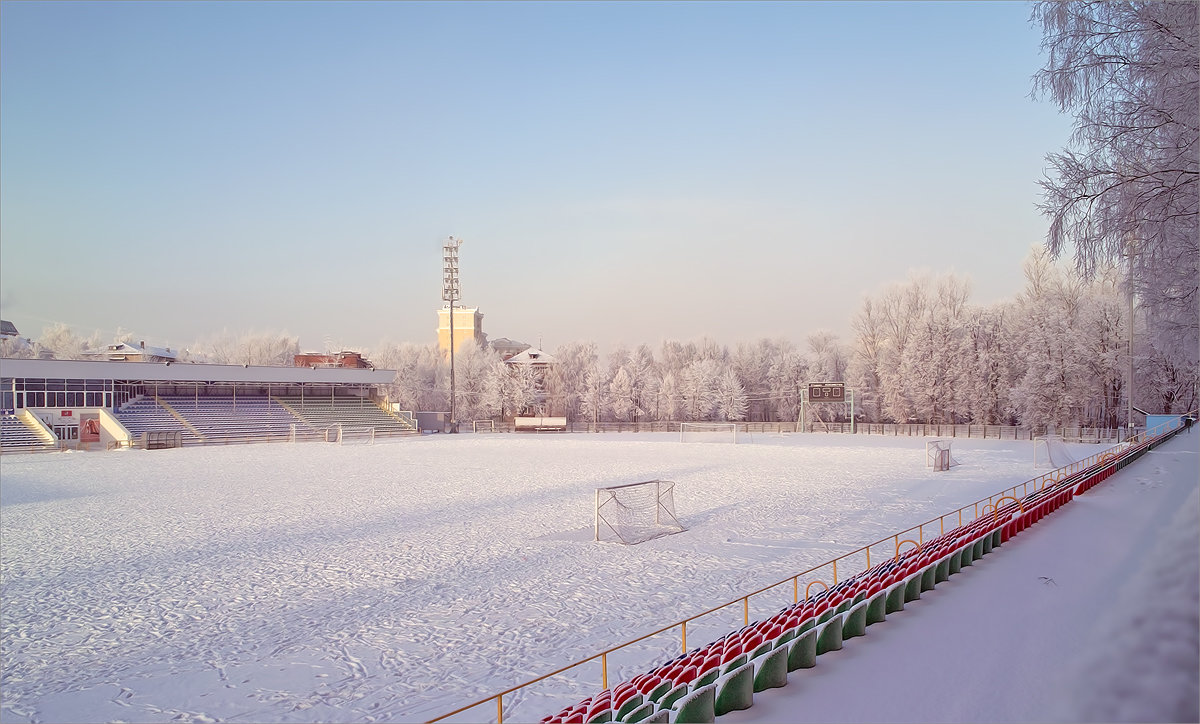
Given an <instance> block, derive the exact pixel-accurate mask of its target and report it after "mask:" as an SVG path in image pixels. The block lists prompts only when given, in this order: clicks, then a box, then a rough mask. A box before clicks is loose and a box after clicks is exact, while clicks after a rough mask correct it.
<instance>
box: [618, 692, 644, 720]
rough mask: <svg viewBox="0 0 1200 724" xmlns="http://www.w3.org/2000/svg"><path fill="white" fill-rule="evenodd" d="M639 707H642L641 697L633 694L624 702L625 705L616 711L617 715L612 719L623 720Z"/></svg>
mask: <svg viewBox="0 0 1200 724" xmlns="http://www.w3.org/2000/svg"><path fill="white" fill-rule="evenodd" d="M641 705H642V695H641V694H634V695H633V696H631V697H629V699H628V700H626V701H625V703H624V704H622V705H621V706H620V708H618V709H617V713H616V715H615V716H613V718H614V719H624V718H625V717H626V716H628V715H629V712H631V711H633V710H634V709H637V708H638V707H639V706H641Z"/></svg>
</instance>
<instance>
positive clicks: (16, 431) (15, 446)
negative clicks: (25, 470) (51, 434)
mask: <svg viewBox="0 0 1200 724" xmlns="http://www.w3.org/2000/svg"><path fill="white" fill-rule="evenodd" d="M52 448H54V443H53V442H49V441H47V440H44V439H42V436H41V435H38V434H37V433H36V432H34V431H33V430H32V429H30V428H29V426H27V425H26V424H25V423H24V422H21V419H20V418H19V417H17V416H16V415H0V449H3V450H5V451H8V452H18V451H22V450H24V451H38V450H43V449H52Z"/></svg>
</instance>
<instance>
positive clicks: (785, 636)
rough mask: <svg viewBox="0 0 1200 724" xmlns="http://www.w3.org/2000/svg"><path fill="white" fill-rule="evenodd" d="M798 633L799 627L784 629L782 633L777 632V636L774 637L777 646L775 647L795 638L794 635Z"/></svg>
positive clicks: (779, 646) (781, 646)
mask: <svg viewBox="0 0 1200 724" xmlns="http://www.w3.org/2000/svg"><path fill="white" fill-rule="evenodd" d="M799 634H800V631H799V629H792V630H790V631H784V632H783V633H781V634H779V637H778V638H776V639H775V648H777V649H780V648H783V647H784V645H785V644H787V643H788V642H789V641H791V640H792V639H794V638H796V636H798V635H799Z"/></svg>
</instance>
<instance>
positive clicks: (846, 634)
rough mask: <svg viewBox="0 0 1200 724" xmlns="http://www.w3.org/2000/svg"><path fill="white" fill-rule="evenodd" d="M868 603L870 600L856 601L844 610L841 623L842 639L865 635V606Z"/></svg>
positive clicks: (868, 604)
mask: <svg viewBox="0 0 1200 724" xmlns="http://www.w3.org/2000/svg"><path fill="white" fill-rule="evenodd" d="M870 603H871V602H870V601H863V602H862V603H856V604H854V607H853V608H851V609H850V610H849V611H847V612H846V615H845V617H844V621H845V622H844V623H843V624H842V639H843V640H845V639H852V638H854V637H855V636H866V635H867V607H868V606H870Z"/></svg>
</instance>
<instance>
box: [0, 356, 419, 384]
mask: <svg viewBox="0 0 1200 724" xmlns="http://www.w3.org/2000/svg"><path fill="white" fill-rule="evenodd" d="M0 375H3V376H5V377H34V378H38V377H40V378H45V379H72V380H74V379H107V380H146V381H153V382H240V383H247V384H259V383H261V384H267V383H271V384H276V383H282V384H324V385H329V384H340V385H383V384H387V383H389V382H391V381H392V380H393V379H395V377H396V372H395V370H371V369H351V368H347V367H317V368H312V367H266V366H258V365H255V366H245V365H213V364H190V363H187V362H170V363H163V362H103V361H91V360H61V359H50V360H45V359H0Z"/></svg>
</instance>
